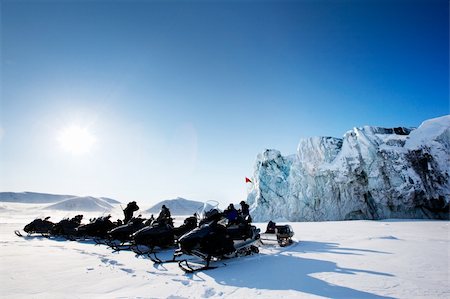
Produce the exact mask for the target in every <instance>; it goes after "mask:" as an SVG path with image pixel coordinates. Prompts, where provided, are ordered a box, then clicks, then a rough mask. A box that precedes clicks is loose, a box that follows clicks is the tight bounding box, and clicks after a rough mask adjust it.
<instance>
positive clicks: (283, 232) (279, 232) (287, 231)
mask: <svg viewBox="0 0 450 299" xmlns="http://www.w3.org/2000/svg"><path fill="white" fill-rule="evenodd" d="M293 236H294V230H293V229H292V227H291V226H290V225H276V226H275V230H273V231H269V230H267V231H266V232H264V233H262V234H261V239H260V241H261V243H262V244H263V245H264V244H265V243H267V244H271V243H272V244H273V243H278V245H279V246H280V247H285V246H288V245H291V244H292V243H293V241H292V237H293Z"/></svg>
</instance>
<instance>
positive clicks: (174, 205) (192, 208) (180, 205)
mask: <svg viewBox="0 0 450 299" xmlns="http://www.w3.org/2000/svg"><path fill="white" fill-rule="evenodd" d="M163 205H165V206H166V207H167V208H169V210H170V213H171V214H172V215H193V214H194V213H195V212H197V211H198V209H199V208H201V207H202V206H203V202H200V201H195V200H187V199H184V198H181V197H178V198H176V199H169V200H163V201H161V202H159V203H157V204H156V205H154V206H153V207H151V208H150V209H148V210H146V211H145V212H147V213H151V214H155V216H156V215H157V214H158V213H159V212H160V211H161V207H162V206H163Z"/></svg>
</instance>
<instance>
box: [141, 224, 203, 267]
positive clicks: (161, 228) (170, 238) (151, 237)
mask: <svg viewBox="0 0 450 299" xmlns="http://www.w3.org/2000/svg"><path fill="white" fill-rule="evenodd" d="M170 223H173V220H172V219H170V220H160V221H155V222H154V223H153V224H152V225H151V226H147V227H144V228H142V229H140V230H138V231H137V232H135V233H134V234H133V236H132V237H133V241H132V243H133V244H134V245H135V246H133V247H132V250H133V251H135V252H136V253H138V254H151V253H154V249H155V247H159V248H167V247H172V246H174V245H175V243H176V241H177V240H178V239H179V238H180V237H181V236H182V235H184V234H185V233H187V232H189V231H191V230H193V229H194V228H196V227H197V219H196V218H195V217H188V218H186V219H185V220H184V223H183V224H182V225H181V226H179V227H173V225H171V224H170ZM139 245H144V246H146V247H148V248H149V250H148V251H147V252H142V251H140V250H139ZM149 257H150V258H151V259H152V260H153V261H155V262H160V260H159V259H158V258H157V257H156V255H155V256H154V258H152V257H151V256H150V255H149Z"/></svg>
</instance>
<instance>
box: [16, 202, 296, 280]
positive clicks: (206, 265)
mask: <svg viewBox="0 0 450 299" xmlns="http://www.w3.org/2000/svg"><path fill="white" fill-rule="evenodd" d="M194 215H195V216H191V217H188V218H186V219H185V220H184V222H183V224H182V225H180V226H178V227H175V226H174V225H173V219H172V218H165V219H159V218H158V219H157V220H153V219H144V218H141V217H134V218H131V219H130V220H129V221H127V223H126V224H123V223H121V222H122V221H121V220H118V221H116V222H112V221H111V220H110V218H111V216H110V215H108V216H102V217H98V218H94V219H90V222H89V223H87V224H81V221H82V218H83V216H82V215H77V216H75V217H73V218H71V219H63V220H61V221H60V222H58V223H53V222H51V221H49V218H50V217H47V218H45V219H35V220H34V221H32V222H31V223H29V224H27V225H26V226H25V227H24V229H23V230H24V231H25V232H26V233H27V234H28V235H32V234H40V235H42V236H45V237H49V238H52V237H64V238H66V239H69V240H85V239H92V240H93V241H94V242H95V243H97V244H105V245H107V246H109V247H111V248H112V249H113V250H114V251H120V250H132V251H133V252H135V253H136V254H137V255H146V256H148V258H150V259H151V260H152V261H153V262H154V263H157V264H162V263H174V262H176V263H178V265H179V267H180V268H181V269H182V270H183V271H185V272H187V273H193V272H197V271H201V270H207V269H213V268H215V266H213V265H212V262H214V261H218V260H223V259H229V258H234V257H240V256H247V255H252V254H256V253H258V252H259V248H258V245H261V244H263V245H264V244H265V243H267V242H268V241H269V242H271V241H275V242H278V244H279V245H280V246H286V245H289V244H291V243H292V236H293V235H294V233H293V231H292V228H291V227H290V226H289V225H283V226H275V227H273V225H272V224H274V223H273V222H272V223H270V225H271V226H270V227H268V229H267V231H266V232H265V233H263V234H261V233H260V229H259V228H257V227H256V226H254V225H252V224H251V223H250V221H249V220H248V219H243V221H240V222H237V223H236V222H235V223H228V219H227V217H226V216H225V214H224V213H222V212H221V211H220V210H219V209H218V203H217V202H211V201H209V202H207V203H205V204H204V206H203V208H202V209H200V210H199V211H198V212H197V213H196V214H194ZM15 234H16V235H17V236H20V237H23V236H24V235H23V234H22V233H21V232H20V231H15ZM169 248H176V250H175V251H174V253H173V257H172V258H171V259H170V260H161V259H160V258H158V256H157V253H158V252H160V251H161V250H165V249H169ZM184 256H192V257H194V260H193V259H188V258H183V257H184ZM195 259H197V260H198V259H200V261H197V262H196V261H195Z"/></svg>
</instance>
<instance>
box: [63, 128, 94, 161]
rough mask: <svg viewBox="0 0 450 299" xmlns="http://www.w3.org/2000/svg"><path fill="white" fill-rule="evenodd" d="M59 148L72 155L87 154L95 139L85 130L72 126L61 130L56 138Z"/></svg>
mask: <svg viewBox="0 0 450 299" xmlns="http://www.w3.org/2000/svg"><path fill="white" fill-rule="evenodd" d="M58 141H59V144H60V145H61V147H62V148H63V149H64V150H66V151H68V152H70V153H71V154H74V155H82V154H86V153H89V152H90V151H91V150H92V147H93V146H94V144H95V142H96V139H95V137H94V135H93V134H92V133H91V132H89V130H88V129H87V128H83V127H80V126H76V125H72V126H68V127H66V128H64V129H62V130H61V131H60V133H59V136H58Z"/></svg>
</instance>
